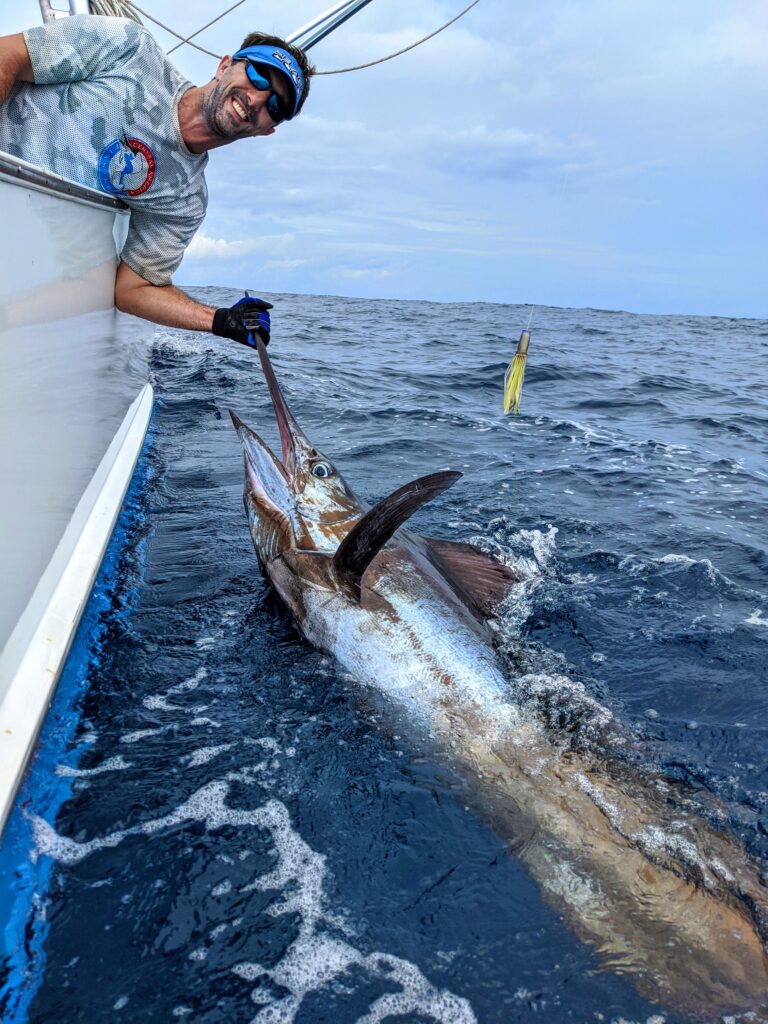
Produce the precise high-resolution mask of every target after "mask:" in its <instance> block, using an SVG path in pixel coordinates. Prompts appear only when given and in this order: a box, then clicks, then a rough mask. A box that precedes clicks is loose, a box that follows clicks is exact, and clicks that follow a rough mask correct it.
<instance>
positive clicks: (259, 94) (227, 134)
mask: <svg viewBox="0 0 768 1024" xmlns="http://www.w3.org/2000/svg"><path fill="white" fill-rule="evenodd" d="M258 68H259V73H260V74H261V75H263V76H264V78H266V79H267V80H268V81H269V84H270V86H271V87H272V91H273V92H275V93H276V94H277V96H278V98H279V99H280V103H281V106H282V107H283V108H284V109H291V108H292V106H293V98H292V96H291V88H290V86H289V85H288V83H287V82H286V81H285V80H284V79H283V76H282V75H281V74H280V72H279V71H277V70H276V69H274V68H269V67H265V66H264V65H263V64H259V65H258ZM269 96H270V93H269V92H268V91H266V90H263V91H262V90H260V89H257V88H256V87H255V86H254V85H253V84H252V82H251V81H250V80H249V78H248V75H247V74H246V72H245V62H244V61H241V60H238V61H233V60H232V58H231V57H224V59H223V60H222V62H221V64H219V68H218V70H217V72H216V78H215V79H214V82H213V86H212V88H211V90H210V92H209V93H208V95H207V97H206V100H205V102H204V105H203V110H204V113H205V118H206V121H207V122H208V127H209V128H210V130H211V131H212V132H213V134H214V135H217V136H219V138H222V139H240V138H248V137H250V136H254V135H271V134H272V132H273V131H274V130H275V122H274V121H273V120H272V118H271V117H270V116H269V112H268V110H267V100H268V99H269Z"/></svg>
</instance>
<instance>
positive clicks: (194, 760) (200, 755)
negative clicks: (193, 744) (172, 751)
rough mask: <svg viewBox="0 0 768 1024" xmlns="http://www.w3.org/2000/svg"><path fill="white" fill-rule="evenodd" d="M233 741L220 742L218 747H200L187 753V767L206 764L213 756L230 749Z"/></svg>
mask: <svg viewBox="0 0 768 1024" xmlns="http://www.w3.org/2000/svg"><path fill="white" fill-rule="evenodd" d="M233 746H234V744H233V743H220V744H219V746H218V747H200V749H199V750H195V751H193V752H192V753H191V754H190V755H189V767H190V768H197V767H198V766H199V765H201V764H208V762H209V761H212V760H213V759H214V757H218V755H219V754H223V753H224V751H225V750H231V749H232V747H233Z"/></svg>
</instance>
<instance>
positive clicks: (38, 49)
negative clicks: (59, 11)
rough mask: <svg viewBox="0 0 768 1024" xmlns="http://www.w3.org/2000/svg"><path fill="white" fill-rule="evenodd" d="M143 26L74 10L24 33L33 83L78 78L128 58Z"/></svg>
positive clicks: (134, 52) (134, 47) (49, 82)
mask: <svg viewBox="0 0 768 1024" xmlns="http://www.w3.org/2000/svg"><path fill="white" fill-rule="evenodd" d="M144 35H146V30H145V29H144V28H142V26H141V25H137V24H136V22H135V21H128V20H127V19H125V18H102V17H97V16H95V15H90V14H78V15H77V16H76V17H73V18H57V19H56V20H55V21H52V22H49V23H48V24H47V25H36V26H35V27H34V28H29V29H27V30H26V32H25V33H24V41H25V42H26V44H27V49H28V50H29V59H30V61H31V64H32V74H33V76H34V80H35V83H36V84H37V85H56V84H58V83H61V82H82V81H85V80H86V79H92V78H97V77H98V76H99V75H100V74H102V73H104V72H106V71H111V70H112V69H113V68H115V67H117V66H118V65H120V64H123V63H125V62H126V61H129V60H130V59H131V58H132V57H133V56H134V55H135V54H136V51H137V50H138V48H139V46H140V45H141V42H142V38H143V36H144Z"/></svg>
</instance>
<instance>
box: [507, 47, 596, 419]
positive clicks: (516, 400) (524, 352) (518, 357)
mask: <svg viewBox="0 0 768 1024" xmlns="http://www.w3.org/2000/svg"><path fill="white" fill-rule="evenodd" d="M605 36H606V30H605V27H604V28H603V34H602V36H601V38H600V40H599V43H598V45H597V47H596V48H595V58H594V62H595V63H596V62H597V58H598V56H599V55H600V53H601V52H602V47H603V42H604V41H605ZM583 123H584V106H583V105H582V106H581V109H580V112H579V123H578V125H577V128H576V135H577V136H578V135H579V134H580V131H581V128H582V126H583ZM570 174H571V165H568V164H566V166H565V167H564V168H563V176H562V180H561V182H560V194H559V196H558V200H559V201H560V202H562V200H563V198H564V196H565V190H566V186H567V184H568V180H569V178H570ZM537 306H538V303H536V302H532V303H531V308H530V310H529V313H528V323H527V324H526V325H525V328H524V330H523V331H522V332H521V334H520V340H519V341H518V343H517V351H516V352H515V354H514V356H513V357H512V361H511V362H510V364H509V366H508V367H507V369H506V372H505V373H504V415H505V416H506V415H508V414H509V411H510V409H512V411H513V412H514V414H515V415H516V416H517V415H518V413H519V412H520V396H521V394H522V390H523V378H524V376H525V365H526V361H527V358H528V346H529V345H530V341H531V324H532V323H533V314H534V312H535V310H536V308H537Z"/></svg>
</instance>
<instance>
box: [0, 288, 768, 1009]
mask: <svg viewBox="0 0 768 1024" xmlns="http://www.w3.org/2000/svg"><path fill="white" fill-rule="evenodd" d="M198 294H199V295H200V296H201V297H203V298H204V300H205V301H208V302H209V303H211V304H213V305H219V304H222V303H224V302H230V301H232V300H233V299H234V298H235V296H234V294H233V293H228V292H225V291H221V290H217V289H201V290H200V291H199V293H198ZM275 303H276V316H275V333H274V340H273V343H272V345H271V347H270V354H271V355H272V358H273V362H274V365H275V368H276V372H277V374H278V376H279V378H280V380H281V382H282V384H283V387H284V389H285V391H286V393H287V396H288V399H289V401H290V402H291V404H292V407H293V410H294V412H295V413H296V415H297V418H298V419H299V421H300V423H301V424H302V426H303V427H304V429H305V431H306V432H307V434H308V435H309V436H310V438H312V440H313V441H314V442H315V443H316V444H317V445H318V446H319V447H321V448H322V449H323V450H324V451H325V452H326V453H327V454H328V455H329V456H330V457H331V458H333V459H334V461H335V462H336V464H337V465H338V466H339V467H340V469H341V470H342V471H343V473H344V475H345V477H346V479H347V480H348V481H349V482H350V483H351V484H352V485H353V486H354V487H355V489H356V490H357V491H358V493H359V494H360V495H361V496H363V497H365V498H366V499H368V500H373V499H376V498H379V497H382V496H383V495H384V494H386V493H388V492H389V491H390V490H393V489H394V488H395V487H397V486H399V485H400V484H402V483H404V482H405V481H406V480H409V479H411V478H413V477H415V476H417V475H420V474H423V473H426V472H429V471H432V470H437V469H442V468H447V467H450V468H455V469H460V470H462V471H463V472H464V473H465V478H464V480H463V481H462V482H461V483H459V484H458V485H457V486H456V487H454V488H453V489H452V490H451V491H450V492H449V493H447V494H446V495H445V496H444V497H442V498H441V499H440V500H439V501H438V502H436V503H435V504H434V506H433V507H428V508H426V509H425V510H423V511H422V512H421V513H420V514H419V516H418V518H417V520H416V521H415V522H414V527H415V528H416V529H418V530H421V531H422V532H424V533H426V534H430V535H432V536H435V535H436V536H443V537H446V538H449V539H454V540H474V541H477V542H479V543H482V544H484V545H486V546H487V547H491V548H492V549H494V550H496V551H498V552H499V553H500V554H502V555H514V556H515V557H517V558H522V559H525V560H527V564H528V566H529V568H530V571H531V574H532V575H531V580H530V581H529V582H528V583H527V584H526V585H525V587H524V588H523V589H522V591H521V592H520V594H519V595H518V597H517V599H516V600H515V601H513V602H512V603H511V604H510V605H509V607H508V609H507V611H506V613H505V617H504V621H503V630H504V634H505V638H506V641H507V642H508V644H509V645H510V646H511V647H513V648H514V650H515V656H516V658H517V659H518V663H519V664H520V665H521V667H522V669H523V670H525V671H535V672H538V673H541V674H543V675H545V676H550V677H551V678H552V680H553V681H554V680H557V679H559V678H560V677H562V676H567V677H569V678H570V679H571V680H575V681H577V682H578V683H581V684H583V686H584V687H585V689H586V691H587V693H588V694H589V695H590V696H592V697H593V698H595V699H596V700H597V701H599V702H600V703H601V704H603V705H605V706H606V707H608V708H609V709H610V710H611V711H612V712H613V713H614V714H615V715H616V716H617V717H618V718H619V719H620V720H621V721H622V722H623V723H624V725H625V726H626V727H627V728H628V729H629V730H630V731H632V732H634V733H635V735H636V737H637V741H638V745H639V748H640V750H641V751H642V757H643V758H644V759H645V760H647V763H648V764H649V766H650V765H653V764H656V765H661V766H662V768H663V769H664V770H665V771H666V772H667V773H668V774H670V775H672V776H673V777H675V778H678V779H681V780H683V781H685V782H688V783H690V784H692V785H693V786H694V787H696V788H697V789H698V790H699V791H701V793H702V794H703V796H704V797H706V796H708V795H715V796H716V797H718V798H719V799H720V800H722V801H723V805H724V807H725V809H726V811H727V814H728V816H729V818H730V822H731V828H732V829H733V830H734V831H735V832H736V833H737V834H738V835H739V836H740V837H741V839H742V840H743V842H744V843H745V845H746V846H747V847H748V848H749V849H750V850H751V852H752V853H754V854H755V855H756V856H759V857H762V858H768V835H767V831H766V830H767V828H768V806H767V802H768V801H767V798H766V789H768V784H767V783H768V778H767V775H768V772H767V771H766V764H767V763H768V714H767V713H766V712H767V711H768V670H767V667H766V666H767V665H768V574H767V570H768V548H767V538H766V527H765V522H766V482H767V481H768V452H767V451H766V439H767V438H768V374H766V367H767V366H768V323H765V322H759V321H744V320H726V319H721V320H718V319H711V318H696V317H651V316H634V315H629V314H626V313H618V312H616V313H614V312H600V311H595V310H561V309H539V310H537V311H536V312H535V316H534V321H533V342H532V348H531V356H530V359H529V368H528V371H527V376H526V384H525V389H524V393H523V405H522V414H521V415H520V416H519V417H518V418H504V417H503V416H502V415H501V381H502V378H503V373H504V368H505V366H506V363H507V362H508V360H509V358H510V357H511V354H512V352H513V351H514V347H515V344H516V338H517V335H518V334H519V332H520V330H521V328H522V327H524V326H525V323H526V321H527V317H528V310H524V309H522V308H519V307H508V306H494V305H484V304H477V305H470V306H450V305H438V304H432V303H415V302H372V301H364V300H352V299H339V298H329V297H321V298H310V297H297V296H277V297H275ZM152 344H153V351H152V372H153V375H154V377H155V378H156V384H157V394H158V403H157V410H156V415H155V421H154V430H153V434H152V437H151V439H150V442H149V443H148V446H147V450H146V451H145V455H144V457H143V460H142V463H141V470H140V473H139V474H138V477H137V481H136V483H135V485H134V488H133V490H132V492H131V496H130V500H129V502H128V505H127V509H126V513H125V514H124V516H123V519H122V520H121V528H120V531H119V533H118V536H117V537H116V538H115V541H114V542H113V545H112V548H111V550H110V557H109V559H108V560H107V564H106V565H105V569H104V571H103V572H102V574H101V577H100V579H99V584H98V587H97V591H96V593H95V595H94V598H93V599H92V601H91V604H90V606H89V610H88V614H87V616H86V618H85V620H84V622H83V625H82V627H81V630H80V634H79V637H78V642H77V644H76V646H75V649H74V651H73V655H72V657H71V659H70V664H69V667H68V669H67V674H66V677H65V679H64V680H63V682H62V685H61V687H60V689H59V693H58V695H57V699H56V703H55V705H54V708H53V710H52V713H51V716H50V717H49V721H48V723H47V725H46V729H45V733H44V736H43V742H42V745H41V749H40V751H39V753H38V755H37V758H36V760H35V762H34V763H33V765H32V768H31V771H30V773H29V776H28V778H27V780H26V782H25V784H24V787H23V791H22V793H21V795H20V798H19V806H18V807H17V810H16V812H15V814H14V817H13V820H12V822H11V825H10V828H9V830H8V833H7V835H6V839H5V842H4V848H3V853H2V861H1V862H0V867H1V868H2V886H3V888H2V893H3V900H4V905H5V906H6V907H7V914H6V918H7V919H8V924H7V927H6V930H5V934H4V940H3V948H4V960H3V972H4V973H3V981H4V986H5V987H4V989H3V990H2V995H0V999H1V1000H2V1002H0V1005H2V1007H3V1011H4V1019H7V1020H9V1021H14V1022H16V1021H18V1022H21V1021H24V1020H29V1021H34V1022H43V1021H45V1022H48V1021H57V1022H62V1024H63V1022H69V1021H88V1022H101V1021H116V1020H121V1019H126V1020H128V1019H132V1020H141V1021H164V1022H165V1021H171V1020H176V1019H179V1020H192V1021H205V1022H206V1024H209V1022H211V1024H212V1022H222V1024H224V1022H232V1021H259V1022H260V1024H265V1022H270V1024H271V1022H277V1021H285V1022H288V1021H296V1022H297V1024H307V1022H320V1021H330V1020H333V1021H334V1022H335V1024H343V1022H347V1021H348V1022H353V1021H365V1022H366V1024H367V1022H373V1021H388V1022H389V1021H393V1022H394V1021H409V1022H422V1021H432V1020H437V1021H446V1022H448V1021H450V1022H454V1021H471V1020H477V1021H479V1022H488V1024H492V1022H504V1024H506V1022H508V1021H524V1022H527V1021H534V1020H535V1021H541V1020H545V1021H547V1022H561V1021H563V1022H565V1021H579V1022H582V1021H600V1020H603V1021H606V1022H607V1021H619V1020H620V1019H622V1018H623V1019H624V1020H625V1021H627V1020H633V1021H646V1020H648V1019H649V1018H651V1017H653V1016H654V1015H655V1014H660V1013H661V1014H663V1015H664V1016H663V1019H664V1020H666V1021H667V1022H673V1021H676V1020H678V1019H680V1018H678V1017H677V1016H675V1015H674V1014H672V1013H668V1012H666V1011H665V1010H664V1008H660V1007H658V1006H655V1005H653V1004H651V1003H648V1002H647V1001H645V1000H644V999H642V998H641V997H640V996H639V995H637V994H636V992H635V990H634V989H633V987H632V985H631V983H630V982H629V981H628V980H627V979H626V978H622V977H619V976H616V975H614V974H611V973H606V972H605V971H603V970H601V965H600V963H599V962H598V960H597V958H596V957H595V955H594V954H593V953H592V951H591V950H590V949H589V948H588V947H587V946H585V945H583V944H582V943H580V942H579V941H578V940H577V939H576V938H575V937H574V936H573V935H572V933H571V932H570V931H569V930H568V929H567V928H566V926H565V925H564V924H563V922H562V921H561V919H560V918H559V916H558V915H557V914H556V913H555V912H554V911H553V910H552V909H551V908H550V907H549V906H548V905H547V904H546V903H545V902H544V900H543V899H542V897H541V895H540V893H539V891H538V889H537V888H536V886H535V885H534V884H533V883H532V881H531V880H530V879H529V878H528V876H527V875H526V873H525V871H524V870H523V869H522V867H521V866H520V865H519V863H518V862H517V861H516V860H515V858H514V857H513V856H511V855H509V854H508V853H507V852H506V851H505V845H504V843H503V842H502V840H501V839H500V838H499V837H497V836H496V835H495V834H494V832H493V831H491V830H490V829H489V828H487V827H486V826H485V825H484V824H482V823H480V822H479V821H478V820H477V819H476V818H475V817H474V816H473V815H472V813H471V811H469V810H468V809H467V807H466V806H465V803H466V801H465V799H464V793H463V783H462V780H461V779H458V778H457V777H455V776H454V775H453V774H452V773H451V771H450V770H449V769H448V768H447V767H445V766H443V765H442V763H441V762H440V760H439V758H437V757H435V756H434V755H433V754H432V753H427V752H425V751H423V750H420V749H417V748H416V747H414V745H413V740H412V739H411V738H408V739H406V737H405V736H402V737H401V736H400V735H399V734H397V733H394V732H393V731H392V729H391V728H390V727H388V726H386V725H384V723H383V722H382V719H381V716H380V715H379V714H378V708H377V707H376V704H375V702H374V701H372V700H371V698H370V695H368V694H366V693H364V692H363V691H361V689H360V688H359V687H358V686H357V685H356V684H355V683H354V681H353V680H350V679H349V678H347V677H345V676H344V675H343V674H342V673H341V672H340V671H339V670H338V669H337V668H336V667H335V665H334V664H333V662H332V661H330V660H329V659H327V658H326V657H324V656H323V655H321V654H319V653H318V652H316V651H315V650H313V649H312V648H311V647H310V646H309V645H308V644H307V643H306V642H305V641H304V640H303V639H302V637H301V636H300V635H299V633H298V632H297V630H296V628H295V626H294V624H293V623H292V621H291V619H290V617H289V616H288V615H287V613H286V612H285V611H284V609H283V608H282V607H281V605H280V604H279V603H278V602H277V600H276V599H275V598H274V597H273V595H272V594H271V592H270V589H269V586H268V585H267V584H266V583H265V582H264V581H263V580H262V578H261V577H260V575H259V572H258V569H257V566H256V561H255V558H254V555H253V550H252V546H251V541H250V537H249V535H248V531H247V528H246V523H245V518H244V515H243V509H242V502H241V493H242V461H241V455H240V449H239V445H238V442H237V439H236V437H235V435H234V432H233V430H232V428H231V425H230V421H229V417H228V416H227V409H228V408H230V407H231V408H233V409H235V410H236V411H237V412H238V413H239V414H240V415H241V416H242V418H243V419H244V420H245V421H246V422H247V423H249V424H250V425H251V426H253V427H254V428H255V429H257V430H258V431H259V432H260V433H263V434H265V435H266V436H267V438H268V439H271V440H272V441H273V442H275V443H276V437H275V431H274V421H273V417H272V414H271V406H270V403H269V400H268V398H267V395H266V389H265V386H264V384H263V382H262V378H261V373H260V370H259V369H258V364H257V360H256V359H255V357H254V356H253V354H252V353H250V352H248V351H246V350H244V349H240V348H237V347H236V346H234V345H232V346H228V345H227V344H226V343H224V342H221V343H220V342H217V341H215V340H212V339H211V338H209V337H207V336H203V335H193V334H186V333H183V332H174V331H170V330H158V331H157V333H156V336H155V339H154V341H153V343H152ZM553 685H557V684H556V683H554V682H553ZM569 699H570V698H569V695H568V693H567V692H565V691H564V692H563V694H562V704H563V708H564V709H565V710H567V708H568V702H569ZM30 846H32V854H31V856H30V855H29V849H30ZM654 1019H656V1020H659V1019H662V1018H654Z"/></svg>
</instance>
